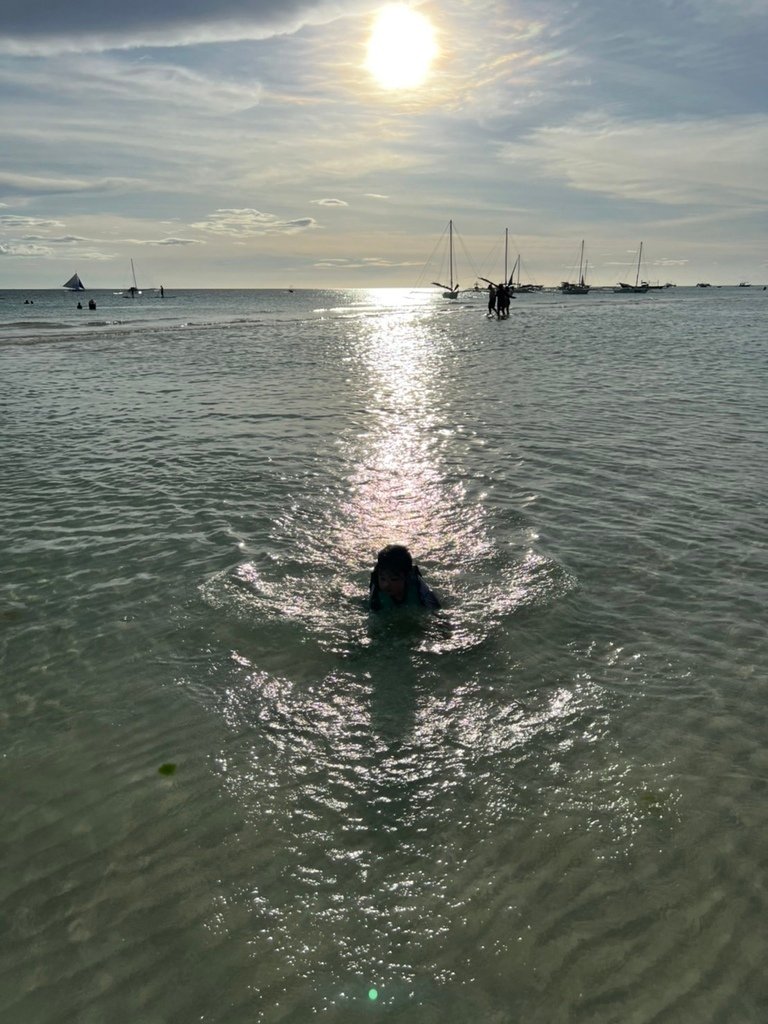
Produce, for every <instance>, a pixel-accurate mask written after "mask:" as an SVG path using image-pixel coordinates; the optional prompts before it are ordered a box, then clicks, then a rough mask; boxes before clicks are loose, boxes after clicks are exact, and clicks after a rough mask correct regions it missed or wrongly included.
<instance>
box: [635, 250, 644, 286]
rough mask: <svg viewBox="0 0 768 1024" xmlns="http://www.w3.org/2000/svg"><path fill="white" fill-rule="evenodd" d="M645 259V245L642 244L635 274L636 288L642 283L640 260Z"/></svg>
mask: <svg viewBox="0 0 768 1024" xmlns="http://www.w3.org/2000/svg"><path fill="white" fill-rule="evenodd" d="M642 258H643V243H642V242H641V243H640V252H639V253H638V254H637V273H636V274H635V288H637V286H638V284H639V283H640V260H641V259H642Z"/></svg>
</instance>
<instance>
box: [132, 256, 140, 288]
mask: <svg viewBox="0 0 768 1024" xmlns="http://www.w3.org/2000/svg"><path fill="white" fill-rule="evenodd" d="M131 277H132V278H133V287H134V288H135V289H136V291H138V290H139V288H138V285H137V284H136V271H135V270H134V269H133V260H131Z"/></svg>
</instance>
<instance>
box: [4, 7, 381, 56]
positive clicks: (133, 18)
mask: <svg viewBox="0 0 768 1024" xmlns="http://www.w3.org/2000/svg"><path fill="white" fill-rule="evenodd" d="M372 6H373V5H372V4H371V3H370V2H365V0H218V2H217V3H216V4H208V5H201V4H200V2H199V0H172V2H171V3H169V4H165V5H158V4H157V3H156V2H155V0H133V2H132V3H130V4H104V3H102V0H80V3H78V5H77V16H76V17H73V8H72V4H71V3H70V2H69V0H26V2H25V3H23V4H11V5H10V6H9V5H7V4H6V5H5V7H6V9H5V10H4V11H3V17H2V22H0V52H6V53H10V54H29V55H46V54H52V53H64V52H97V51H100V50H109V49H125V48H130V47H138V46H173V45H184V44H198V43H212V42H225V41H237V40H244V39H268V38H270V37H272V36H275V35H279V34H285V33H289V32H295V31H296V30H297V29H299V28H300V27H301V26H302V25H319V24H323V23H325V22H328V21H332V20H334V19H335V18H338V17H341V16H343V15H346V14H354V13H365V12H368V11H370V10H371V9H372Z"/></svg>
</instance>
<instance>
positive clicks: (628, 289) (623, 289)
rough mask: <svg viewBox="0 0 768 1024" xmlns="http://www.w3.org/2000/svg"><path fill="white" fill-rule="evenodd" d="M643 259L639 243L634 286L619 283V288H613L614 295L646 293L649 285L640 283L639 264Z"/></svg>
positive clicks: (645, 282)
mask: <svg viewBox="0 0 768 1024" xmlns="http://www.w3.org/2000/svg"><path fill="white" fill-rule="evenodd" d="M642 259H643V243H642V242H641V243H640V251H639V252H638V254H637V273H636V274H635V283H634V284H625V282H624V281H619V287H618V288H614V289H613V290H614V292H615V294H616V295H637V294H642V293H643V292H647V291H648V289H649V288H650V285H649V284H648V282H647V281H642V282H641V281H640V263H641V262H642Z"/></svg>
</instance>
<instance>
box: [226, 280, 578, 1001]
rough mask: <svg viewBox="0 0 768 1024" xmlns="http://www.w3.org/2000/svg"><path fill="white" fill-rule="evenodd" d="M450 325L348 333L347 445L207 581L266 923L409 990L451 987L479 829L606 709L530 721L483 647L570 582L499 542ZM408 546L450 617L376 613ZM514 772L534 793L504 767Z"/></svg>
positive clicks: (429, 321)
mask: <svg viewBox="0 0 768 1024" xmlns="http://www.w3.org/2000/svg"><path fill="white" fill-rule="evenodd" d="M374 305H375V302H374V300H373V299H372V300H371V307H373V306H374ZM445 320H446V318H441V317H439V316H436V315H435V314H434V311H432V312H430V311H429V310H427V311H425V310H424V309H423V308H420V307H418V306H414V307H409V308H407V309H396V308H391V307H387V306H383V305H382V307H381V309H380V310H379V311H377V312H374V311H373V309H372V308H371V309H368V310H367V311H366V314H365V316H364V317H360V318H358V319H357V320H355V321H353V322H352V323H351V326H350V327H349V330H348V332H347V335H346V348H345V349H344V351H343V363H344V369H343V373H344V374H346V375H347V378H348V379H347V381H345V389H344V399H342V400H346V401H347V402H348V403H351V405H350V407H348V408H347V409H345V416H344V417H342V418H340V422H341V423H342V429H341V431H340V433H339V434H338V436H337V437H336V438H334V439H333V440H332V441H329V440H327V439H324V438H318V450H317V470H316V472H315V471H313V475H312V476H310V474H309V473H307V476H306V477H305V481H306V484H307V486H306V490H305V491H303V492H301V493H299V489H298V487H297V488H296V491H295V493H293V494H290V496H289V500H288V501H287V502H286V506H285V508H284V509H283V510H282V512H281V514H280V515H279V516H277V517H276V518H275V520H274V525H273V528H272V534H271V536H270V540H271V541H272V550H273V553H261V554H259V555H254V556H253V558H252V559H249V561H247V562H244V563H242V564H241V565H240V566H238V567H237V569H236V570H235V572H230V573H229V574H228V575H227V576H226V584H225V586H222V581H221V579H216V580H213V581H211V586H210V587H209V594H210V596H209V600H210V602H211V603H212V604H213V603H214V602H216V601H219V602H221V605H220V606H221V607H223V608H224V610H225V613H226V612H230V613H231V610H232V609H233V608H236V609H237V614H238V616H242V622H243V623H244V627H243V629H242V631H241V632H240V635H235V631H234V630H233V636H232V647H233V649H234V651H233V662H234V666H235V667H234V668H233V679H232V685H231V686H230V687H228V689H227V693H226V695H224V696H223V698H222V703H223V708H222V711H223V714H224V717H225V719H226V721H227V722H228V723H229V725H230V728H231V732H232V736H233V743H232V751H231V755H232V756H231V760H230V765H231V767H230V770H229V771H228V773H227V786H228V788H229V790H230V792H231V793H232V795H233V796H234V797H235V799H236V801H237V804H238V806H239V807H240V808H242V810H243V813H244V815H245V817H246V818H247V819H248V820H249V821H252V822H253V826H254V831H255V832H256V831H258V832H259V835H260V837H261V838H260V840H259V842H260V843H261V845H258V846H255V847H254V850H253V853H252V856H253V863H252V865H251V866H250V868H249V870H250V871H251V874H252V876H253V878H254V879H255V880H256V881H255V882H254V884H255V885H256V886H257V887H258V889H259V900H260V901H261V903H262V904H263V906H264V907H265V908H268V909H269V914H270V918H269V921H268V922H267V923H266V924H265V927H267V928H268V929H269V933H270V935H271V936H274V937H276V946H275V948H276V949H277V950H278V951H279V953H280V954H281V955H283V956H286V957H287V958H288V959H287V960H286V963H287V964H288V968H289V969H290V971H291V972H293V973H294V974H299V975H301V976H303V977H306V978H312V977H317V976H318V973H322V965H323V964H328V963H333V964H334V965H336V966H335V967H334V968H333V971H335V972H338V971H339V970H342V969H347V970H349V971H359V972H360V973H361V976H362V977H368V978H369V979H371V978H372V977H373V974H372V973H371V965H374V964H378V965H379V970H378V979H379V980H382V979H384V978H388V979H389V980H390V981H391V982H393V983H394V981H396V980H397V979H404V980H408V981H409V982H410V981H411V980H412V979H413V978H414V977H415V976H416V974H417V973H418V970H419V965H420V968H421V970H422V971H423V970H425V969H426V970H427V971H428V972H429V973H431V976H432V977H433V978H435V979H436V980H438V981H440V980H448V979H449V978H450V977H451V976H452V973H451V972H452V969H453V968H452V965H451V962H450V959H449V960H448V961H446V959H445V956H444V952H443V949H444V945H445V943H444V935H445V934H447V933H448V932H449V931H450V928H451V925H452V923H455V921H456V920H457V919H458V918H459V917H461V916H462V915H463V914H464V913H465V912H466V908H467V906H468V901H469V899H470V896H469V895H468V894H469V893H471V892H473V891H474V890H475V887H476V883H477V881H478V878H479V877H481V876H482V873H483V871H484V868H483V864H482V859H481V860H480V861H478V860H477V852H478V851H477V848H476V844H477V838H476V837H477V835H478V833H480V832H481V831H482V830H483V829H484V828H486V827H488V826H490V827H493V826H494V825H495V824H499V823H501V822H511V821H516V820H517V816H519V815H520V814H521V813H522V812H521V810H520V808H521V807H523V806H524V805H525V806H527V805H528V804H530V803H531V802H534V803H535V801H536V800H537V799H538V796H537V794H538V793H539V792H540V787H539V775H540V765H541V764H542V763H546V762H548V761H549V760H550V756H549V752H550V751H551V750H553V749H555V748H557V750H558V754H557V756H558V757H564V756H565V755H564V754H562V753H561V752H560V751H559V746H560V744H562V741H563V733H564V732H565V731H566V730H572V729H573V728H574V727H577V728H581V729H583V731H584V734H585V736H587V737H588V739H589V742H591V738H590V737H589V729H590V728H592V726H591V725H590V724H589V723H592V722H593V721H594V709H593V708H590V709H589V713H588V714H586V713H585V712H584V709H583V708H582V707H581V706H580V705H579V706H578V707H576V708H575V709H574V708H572V707H571V706H570V705H569V704H568V703H567V701H566V700H565V699H563V700H559V699H558V701H559V702H558V701H552V706H551V708H549V710H547V708H548V707H549V705H548V703H547V702H546V701H543V702H540V703H539V705H538V707H537V708H536V709H534V713H533V714H532V715H528V714H526V713H525V712H524V711H521V708H520V706H519V705H516V704H515V702H514V700H513V699H512V697H511V692H512V691H511V688H510V686H509V685H508V684H509V680H508V678H505V677H504V672H505V670H509V672H508V675H509V674H511V671H512V669H513V668H514V667H515V666H514V664H513V663H512V661H511V660H510V657H511V656H509V655H508V654H507V653H504V657H503V658H502V653H501V652H499V651H496V650H490V651H489V650H488V649H487V648H486V649H484V648H483V641H485V640H486V639H488V637H489V636H490V635H491V633H492V632H493V630H494V629H495V628H496V626H497V625H498V624H499V623H501V622H503V621H505V620H507V619H508V618H509V616H510V614H512V613H513V612H514V611H515V610H516V609H517V608H518V607H521V606H523V607H524V606H525V605H526V603H532V602H536V601H537V600H539V599H541V600H542V601H543V600H546V599H547V597H548V596H551V595H552V594H553V593H554V592H556V591H557V588H558V587H562V588H563V590H566V589H567V588H568V586H569V585H570V584H569V583H568V581H567V579H566V578H565V574H564V573H562V574H561V575H560V576H558V572H557V568H558V567H556V566H553V564H552V563H551V562H549V561H548V560H547V559H545V558H544V557H542V556H541V555H539V554H538V553H536V552H535V551H533V550H532V549H530V547H529V546H526V528H525V524H524V521H523V518H522V516H520V527H519V529H517V527H516V526H515V525H514V523H515V519H514V513H513V514H512V515H510V517H509V520H510V521H512V523H513V525H512V527H510V526H509V522H507V525H506V537H507V540H508V546H507V548H506V549H502V547H501V545H500V544H499V542H498V539H497V535H496V533H495V531H494V522H492V520H491V513H490V512H489V511H488V507H487V506H486V504H485V503H484V501H483V500H482V486H481V485H483V484H484V481H483V474H484V473H485V472H487V470H485V469H482V468H480V469H477V468H476V467H475V466H474V465H473V457H474V456H473V453H475V452H477V451H478V450H481V449H480V446H481V444H482V438H481V437H478V432H476V423H477V421H476V420H475V421H473V419H472V417H470V416H465V415H464V413H465V411H466V408H467V406H468V405H469V403H470V402H471V397H470V396H467V395H465V394H464V393H463V392H462V391H461V388H460V386H459V382H458V381H457V379H455V374H454V368H455V367H456V366H457V365H459V366H460V364H461V362H462V361H464V362H465V361H466V355H465V354H463V355H457V345H460V344H461V339H460V337H459V332H457V331H456V329H455V327H449V326H447V324H446V322H445ZM478 461H479V462H482V460H478ZM486 462H487V460H486ZM510 538H512V540H511V541H510ZM518 539H519V544H517V541H518ZM395 541H398V542H401V543H405V544H407V545H408V546H409V547H410V548H411V550H412V551H413V553H414V555H415V557H416V558H417V560H418V561H419V562H420V563H421V565H422V568H423V569H424V571H425V575H426V576H427V578H428V580H429V582H430V584H432V585H434V586H435V588H436V589H437V590H438V592H440V593H441V596H443V597H444V599H445V611H444V613H441V614H440V615H439V616H420V617H418V620H416V619H410V618H409V617H407V616H392V617H391V619H390V620H389V621H386V620H387V617H386V616H382V617H375V616H368V615H367V614H365V612H364V601H363V596H364V594H365V587H366V582H367V570H368V568H369V567H370V566H371V564H372V562H373V558H374V556H375V552H376V551H377V550H378V549H379V548H380V547H381V546H383V545H384V544H386V543H390V542H395ZM510 543H511V544H515V545H517V547H516V550H515V551H513V552H512V551H511V550H510V546H509V545H510ZM446 623H447V625H448V627H449V629H448V630H445V629H444V628H443V627H444V626H445V624H446ZM515 657H518V658H519V659H520V660H521V661H525V660H526V657H527V656H526V655H525V654H524V653H521V652H520V651H519V650H518V652H517V653H516V654H515ZM542 657H543V655H542ZM504 658H506V659H507V660H504ZM489 678H490V680H491V682H493V683H494V684H496V685H491V684H490V683H489ZM565 692H566V693H567V691H565ZM561 705H562V706H561ZM582 718H583V719H584V722H586V723H587V724H584V722H582ZM241 743H242V746H240V744H241ZM510 763H512V764H514V766H515V768H516V775H517V777H516V782H515V785H516V786H517V787H518V788H517V789H511V788H510V783H509V777H508V776H507V775H506V774H505V772H504V771H502V770H500V767H499V766H500V765H502V764H504V765H506V766H507V768H508V767H509V764H510ZM265 824H268V828H264V825H265ZM249 855H251V854H249ZM276 864H279V865H280V867H279V868H274V867H273V865H276ZM275 872H277V873H275ZM318 926H319V927H318ZM255 943H256V945H257V946H258V947H259V949H262V948H263V943H262V944H259V939H258V937H256V938H255ZM299 949H301V952H297V950H299ZM276 969H278V968H277V967H276ZM280 969H282V968H280Z"/></svg>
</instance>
